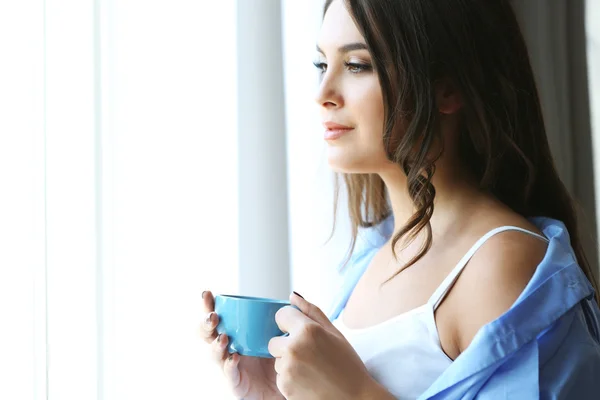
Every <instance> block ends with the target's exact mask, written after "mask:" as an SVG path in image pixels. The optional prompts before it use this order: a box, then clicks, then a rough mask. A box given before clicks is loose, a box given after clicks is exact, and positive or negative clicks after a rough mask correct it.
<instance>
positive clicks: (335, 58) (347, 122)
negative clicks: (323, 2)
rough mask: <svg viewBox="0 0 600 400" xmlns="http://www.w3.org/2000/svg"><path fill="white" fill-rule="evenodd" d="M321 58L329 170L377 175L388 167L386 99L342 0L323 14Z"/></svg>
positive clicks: (320, 97)
mask: <svg viewBox="0 0 600 400" xmlns="http://www.w3.org/2000/svg"><path fill="white" fill-rule="evenodd" d="M317 53H318V55H317V58H316V60H315V65H317V67H318V68H319V69H320V74H321V82H320V86H319V90H318V92H317V95H316V101H317V103H318V104H319V106H320V107H319V108H320V110H321V120H322V122H323V124H324V139H325V140H326V142H327V148H328V160H329V165H330V166H331V167H332V168H333V169H334V170H336V171H338V172H346V173H376V172H377V171H379V170H380V169H381V168H382V167H383V166H385V165H386V164H388V163H389V161H388V160H387V157H386V154H385V151H384V146H383V119H384V107H383V97H382V94H381V88H380V86H379V79H378V77H377V74H376V73H375V71H374V70H373V67H372V62H371V61H372V60H371V56H370V55H369V52H368V51H367V49H366V43H365V40H364V38H363V37H362V35H361V34H360V32H359V30H358V28H357V27H356V25H355V24H354V21H353V20H352V17H351V16H350V14H349V13H348V10H346V7H345V5H344V1H343V0H335V1H334V2H333V3H332V4H331V6H330V7H329V9H328V10H327V13H326V14H325V18H324V19H323V25H322V27H321V32H320V35H319V39H318V44H317ZM339 125H342V126H344V127H347V129H346V128H344V129H340V128H341V127H340V126H339Z"/></svg>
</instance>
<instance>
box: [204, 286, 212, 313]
mask: <svg viewBox="0 0 600 400" xmlns="http://www.w3.org/2000/svg"><path fill="white" fill-rule="evenodd" d="M202 308H203V312H205V313H209V312H211V311H215V298H214V296H213V294H212V292H211V291H210V290H205V291H204V292H202Z"/></svg>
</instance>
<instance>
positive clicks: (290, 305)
mask: <svg viewBox="0 0 600 400" xmlns="http://www.w3.org/2000/svg"><path fill="white" fill-rule="evenodd" d="M284 307H294V308H295V309H296V310H298V311H300V312H302V310H300V309H299V308H298V307H297V306H295V305H293V304H288V305H285V306H284ZM282 308H283V307H282ZM288 336H290V333H289V332H286V333H284V334H283V335H281V336H279V337H288Z"/></svg>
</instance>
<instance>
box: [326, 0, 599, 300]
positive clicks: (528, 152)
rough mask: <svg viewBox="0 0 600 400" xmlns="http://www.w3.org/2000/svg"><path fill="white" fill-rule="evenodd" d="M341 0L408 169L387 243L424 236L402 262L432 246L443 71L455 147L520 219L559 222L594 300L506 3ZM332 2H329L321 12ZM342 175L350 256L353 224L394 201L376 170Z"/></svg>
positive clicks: (391, 150)
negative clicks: (400, 217) (399, 223)
mask: <svg viewBox="0 0 600 400" xmlns="http://www.w3.org/2000/svg"><path fill="white" fill-rule="evenodd" d="M343 1H345V4H346V7H347V8H348V10H349V12H350V14H351V15H352V18H353V19H354V22H355V23H356V25H357V27H358V29H359V30H360V31H361V34H362V35H363V37H364V38H365V41H366V43H367V47H368V48H369V52H370V54H371V56H372V59H373V64H374V69H375V71H376V72H377V74H378V77H379V80H380V85H381V90H382V94H383V101H384V108H385V121H384V132H383V141H384V146H385V148H386V150H387V155H388V158H389V159H390V160H391V161H393V162H395V163H396V164H398V165H399V166H401V167H402V169H403V171H404V172H405V174H406V176H407V182H408V191H409V194H410V196H411V199H412V201H413V203H414V206H415V210H416V211H415V213H414V214H413V216H412V217H411V218H410V220H409V221H408V222H407V223H406V225H405V226H404V227H403V228H402V229H401V230H400V232H399V233H397V234H396V235H395V236H394V238H393V240H392V248H394V247H395V245H396V243H397V242H398V241H399V240H400V239H401V238H403V237H404V236H406V237H407V238H408V240H409V241H410V240H413V239H414V238H415V237H416V236H417V234H419V233H420V232H421V231H422V230H424V229H425V231H426V234H427V235H426V241H425V243H424V245H423V247H422V248H421V249H420V251H419V253H418V254H417V255H416V256H415V257H414V258H413V259H412V260H410V261H409V263H408V264H407V265H406V266H405V267H409V266H411V265H413V264H414V263H415V262H417V261H418V260H419V259H420V258H422V257H423V256H424V255H425V254H426V253H427V251H428V250H429V249H430V247H431V244H432V234H431V225H430V219H431V216H432V214H433V209H434V199H435V188H434V186H433V184H432V178H433V175H434V173H435V161H436V158H432V157H430V152H431V148H432V143H434V142H436V141H441V137H440V133H439V129H437V128H438V122H439V120H438V109H437V107H436V102H435V95H434V83H435V82H436V80H438V79H440V78H446V79H449V80H450V81H451V82H452V83H453V84H454V85H455V86H456V88H457V89H458V91H459V92H460V93H461V94H462V101H463V108H462V110H461V113H462V125H461V131H460V143H459V151H460V154H461V157H462V159H463V160H464V161H465V163H466V165H467V167H468V168H469V169H470V170H471V172H472V173H473V174H474V176H475V177H476V178H477V179H478V182H479V186H480V188H482V189H484V190H488V191H489V192H490V193H492V194H493V195H494V196H495V197H496V198H498V199H499V200H500V201H502V202H503V203H504V204H506V205H507V206H509V207H510V208H511V209H512V210H514V211H515V212H517V213H519V214H520V215H522V216H524V217H534V216H544V217H549V218H554V219H557V220H559V221H561V222H563V223H564V224H565V226H566V228H567V230H568V232H569V235H570V238H571V246H572V247H573V249H574V251H575V255H576V257H577V261H578V263H579V265H580V267H581V269H582V270H583V272H584V273H585V275H586V276H587V278H588V279H589V280H590V282H591V283H592V285H593V286H594V288H595V289H596V296H597V299H598V297H599V293H598V284H597V282H596V280H595V278H594V274H593V272H592V269H591V267H590V265H589V263H588V261H587V259H586V257H585V254H584V252H583V248H582V245H581V242H580V239H579V231H578V226H577V219H576V213H575V208H574V203H573V200H572V199H571V197H570V195H569V193H568V191H567V189H566V188H565V186H564V185H563V183H562V181H561V180H560V178H559V176H558V174H557V171H556V168H555V166H554V162H553V159H552V156H551V154H550V148H549V145H548V140H547V137H546V130H545V127H544V120H543V116H542V110H541V106H540V100H539V97H538V92H537V87H536V85H535V80H534V75H533V71H532V68H531V65H530V62H529V56H528V53H527V48H526V45H525V41H524V39H523V37H522V35H521V31H520V28H519V25H518V22H517V19H516V17H515V14H514V11H513V9H512V7H511V6H510V4H509V1H508V0H485V1H481V0H343ZM331 3H332V0H326V2H325V9H324V13H325V12H327V9H328V8H329V6H330V5H331ZM438 157H439V155H438ZM341 176H342V177H343V179H344V181H345V186H346V188H347V192H348V202H349V212H350V219H351V225H352V241H351V245H350V251H349V255H350V254H352V252H353V250H354V247H355V244H356V237H357V234H358V229H359V227H372V226H375V225H377V224H379V223H380V222H382V221H383V220H384V219H385V218H387V217H388V216H390V214H391V209H390V206H389V202H388V200H387V193H386V188H385V185H384V182H383V180H382V179H381V178H380V177H379V175H377V174H341ZM336 178H337V179H336V189H335V201H334V229H335V215H336V214H337V203H338V198H339V190H340V185H339V183H340V182H339V175H336ZM398 273H399V272H397V273H396V274H394V275H393V276H392V277H390V278H389V279H388V280H387V281H389V280H390V279H392V278H393V277H395V276H396V275H397V274H398ZM387 281H386V282H387Z"/></svg>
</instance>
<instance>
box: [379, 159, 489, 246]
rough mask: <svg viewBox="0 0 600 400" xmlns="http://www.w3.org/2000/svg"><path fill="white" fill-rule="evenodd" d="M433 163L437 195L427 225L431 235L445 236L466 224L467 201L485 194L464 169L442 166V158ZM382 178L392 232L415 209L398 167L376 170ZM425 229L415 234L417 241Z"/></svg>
mask: <svg viewBox="0 0 600 400" xmlns="http://www.w3.org/2000/svg"><path fill="white" fill-rule="evenodd" d="M438 161H439V162H438V163H436V165H437V167H438V168H437V169H436V172H435V175H434V178H433V180H432V183H433V186H434V187H435V191H436V195H435V200H434V213H433V215H432V217H431V220H430V224H431V230H432V234H433V236H434V237H436V236H439V235H444V234H445V233H446V232H448V231H449V229H450V228H451V227H453V228H456V227H457V225H462V224H464V223H466V221H467V219H468V218H469V212H470V210H471V207H469V204H475V202H476V201H477V200H479V199H481V198H482V196H484V194H483V193H482V192H481V191H479V190H478V189H477V186H476V184H475V181H474V179H465V177H469V174H468V172H467V171H465V170H464V169H463V168H461V167H453V166H451V165H444V162H443V160H442V159H440V160H438ZM379 176H380V177H381V179H382V180H383V181H384V183H385V185H386V188H387V191H388V194H389V198H390V203H391V206H392V212H393V214H394V224H395V226H394V235H396V234H397V233H398V232H399V231H400V230H401V229H402V228H403V227H404V225H405V224H406V223H407V222H408V221H409V220H410V219H411V218H412V216H413V214H414V212H415V211H416V209H415V206H414V204H413V201H412V199H411V198H410V196H409V194H408V185H407V178H406V175H404V173H403V172H402V170H401V169H400V167H399V166H397V165H396V164H392V165H391V166H389V168H387V169H386V170H385V171H382V172H380V173H379ZM425 235H426V232H425V231H422V232H420V233H419V235H417V237H416V238H417V241H420V240H419V239H422V238H424V237H425Z"/></svg>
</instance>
